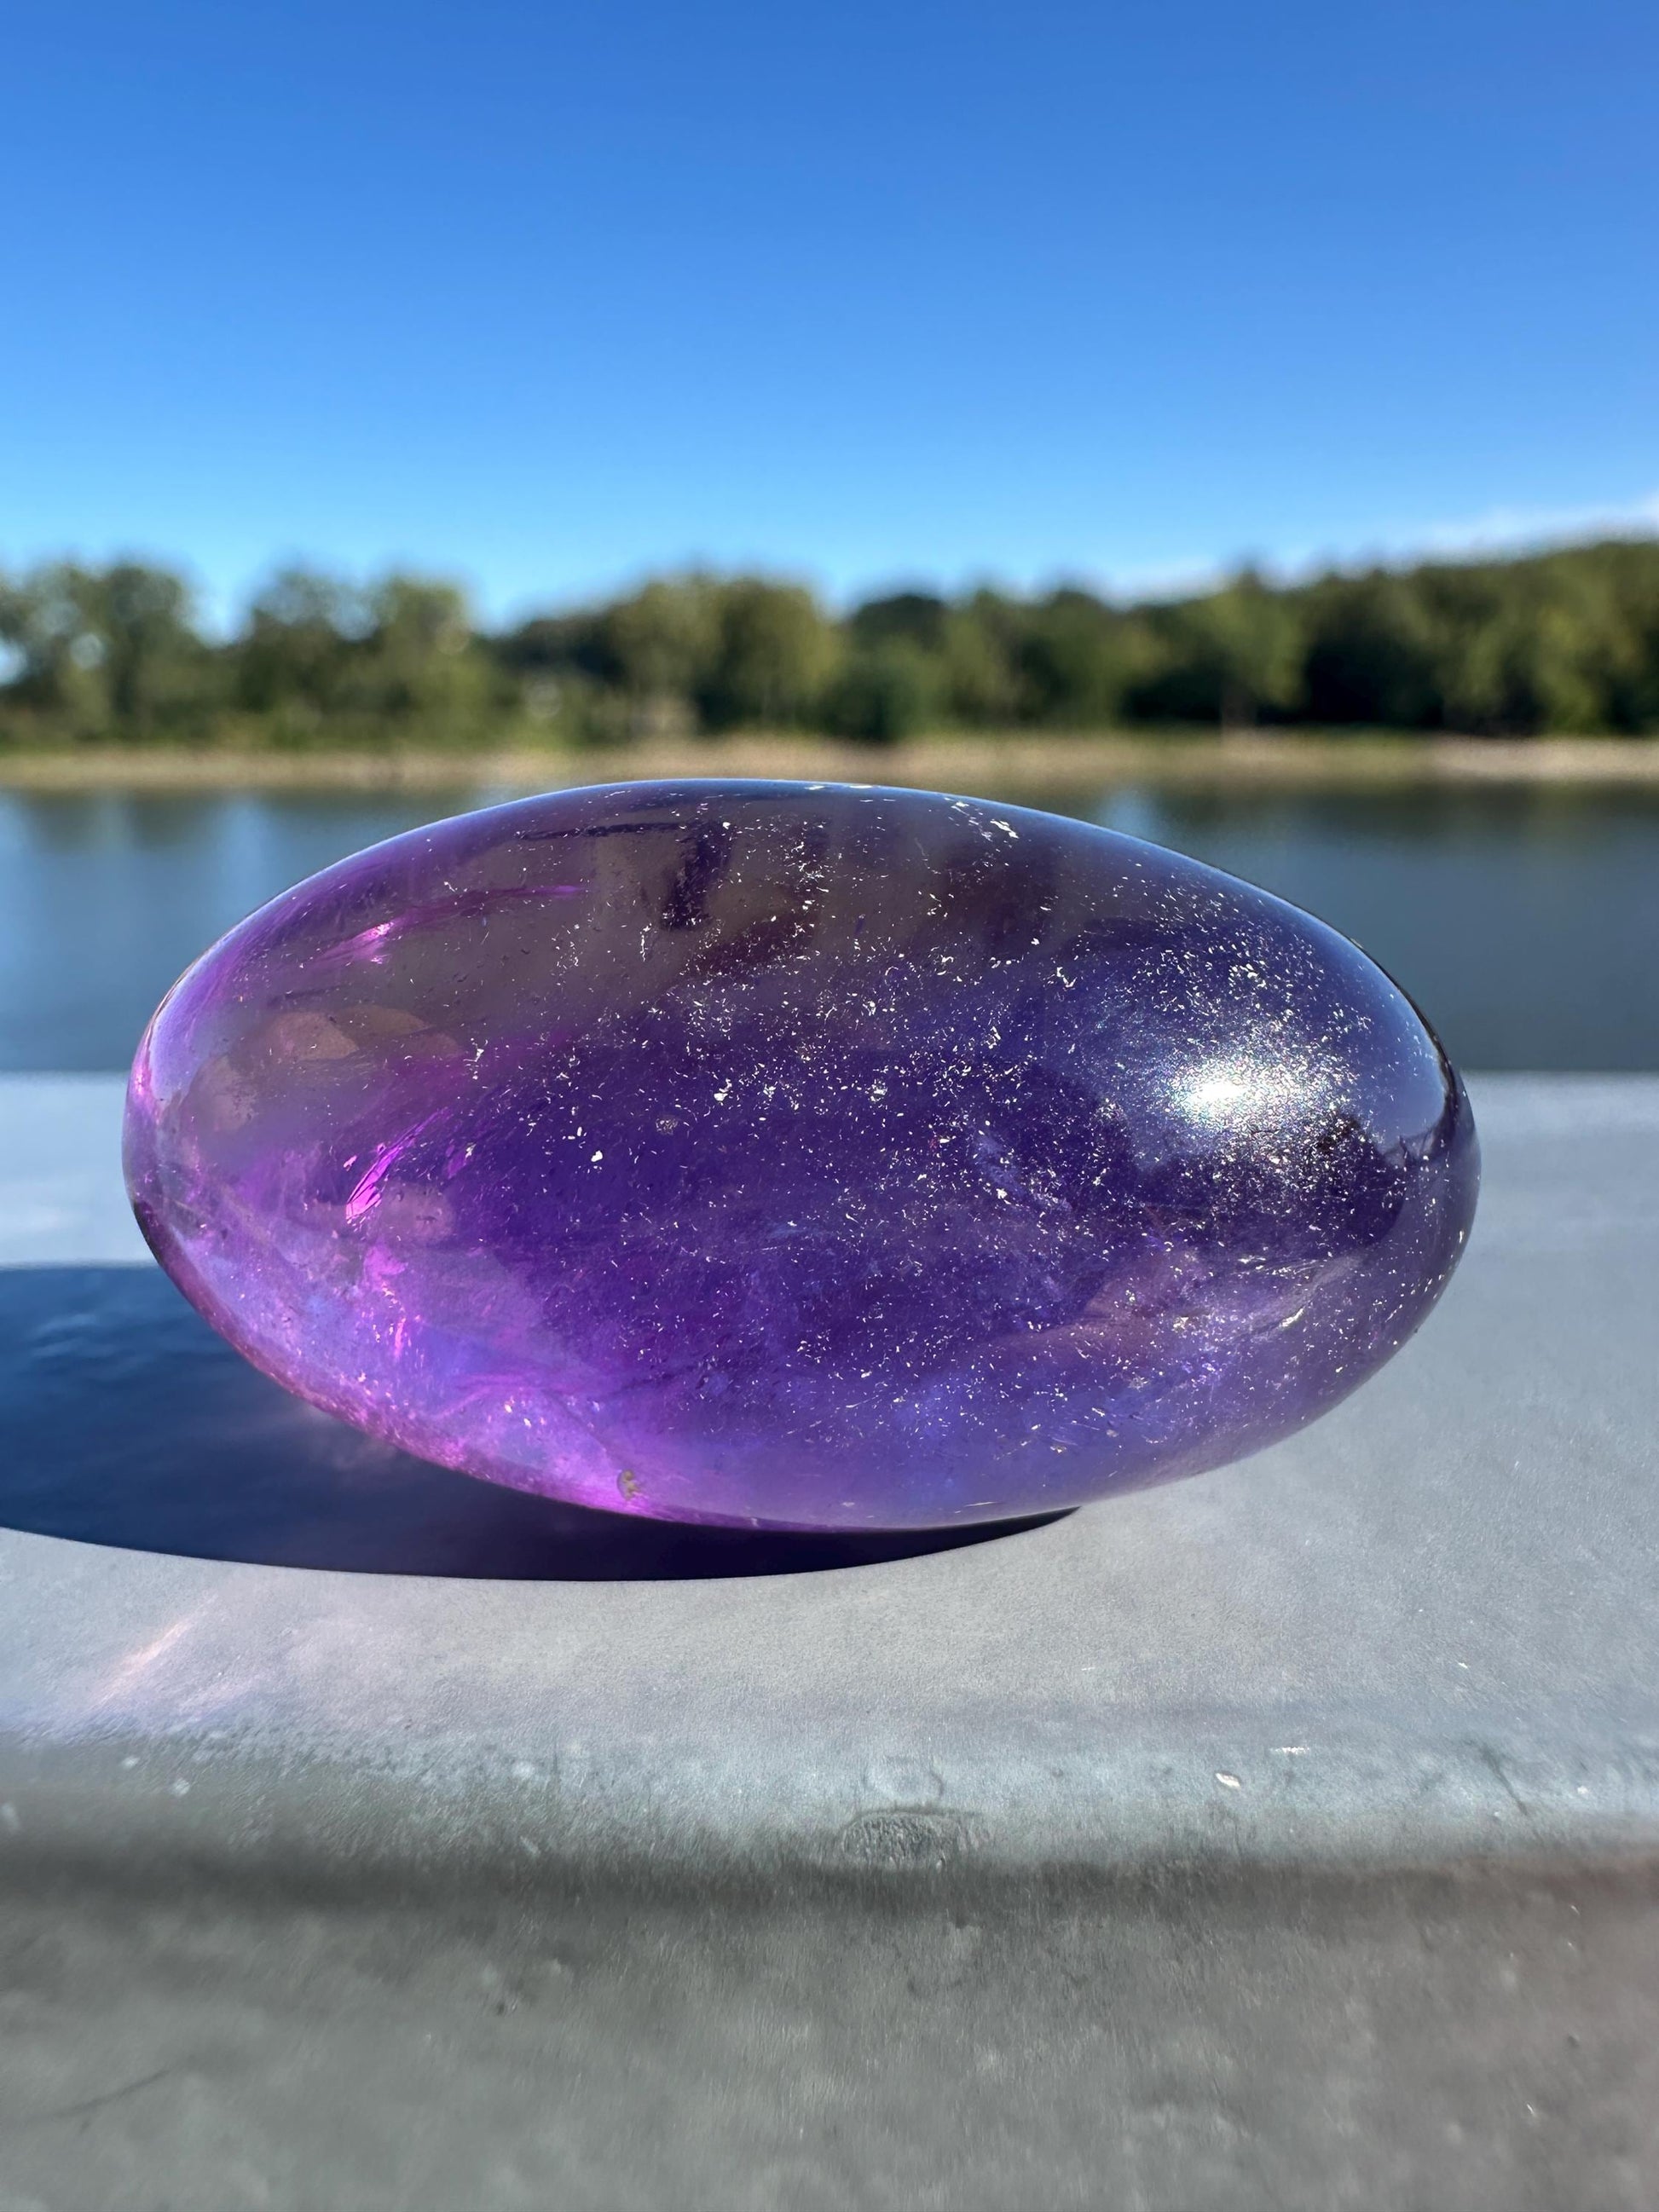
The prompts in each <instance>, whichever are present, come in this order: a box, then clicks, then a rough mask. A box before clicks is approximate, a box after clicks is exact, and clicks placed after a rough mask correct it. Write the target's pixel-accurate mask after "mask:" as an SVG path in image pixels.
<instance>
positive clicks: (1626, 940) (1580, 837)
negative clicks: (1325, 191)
mask: <svg viewBox="0 0 1659 2212" xmlns="http://www.w3.org/2000/svg"><path fill="white" fill-rule="evenodd" d="M987 795H989V796H1000V797H1004V798H1016V797H1018V796H1019V795H1020V794H1018V793H1012V792H1008V793H992V794H987ZM479 797H480V794H478V793H473V792H468V791H465V790H458V791H456V792H453V793H447V794H446V793H404V794H392V795H385V796H378V795H368V794H358V793H337V792H315V793H293V792H283V793H264V792H258V793H255V792H246V793H204V794H202V795H199V796H166V797H157V796H152V795H143V796H140V795H136V794H133V793H124V792H113V791H110V792H97V793H87V794H76V795H75V796H71V797H65V796H58V795H52V796H41V795H36V794H33V793H20V792H0V1069H5V1070H11V1071H16V1070H26V1069H100V1068H117V1067H122V1066H125V1065H126V1063H127V1061H128V1060H129V1059H130V1058H131V1054H132V1048H133V1046H134V1044H135V1042H137V1036H138V1033H139V1030H141V1028H142V1027H143V1022H144V1019H145V1018H146V1016H147V1015H148V1014H149V1010H150V1008H151V1007H152V1006H154V1004H155V1000H157V999H158V998H159V997H160V996H161V993H162V992H163V991H164V990H165V989H166V988H167V985H168V984H169V983H170V982H171V981H173V977H174V976H175V975H177V974H178V972H179V969H181V968H183V967H184V966H185V963H187V962H188V961H189V960H191V958H192V957H194V956H195V954H196V953H197V952H198V951H201V950H202V948H203V947H204V945H208V944H210V943H211V941H212V940H213V939H214V938H216V936H218V935H219V934H220V933H221V932H222V930H224V929H226V928H228V927H229V926H230V924H231V923H232V922H234V921H236V920H238V918H239V917H240V915H244V914H246V913H247V912H248V911H249V909H250V908H252V907H254V906H257V905H258V904H259V903H260V902H262V901H263V900H264V899H267V898H269V897H270V896H272V895H273V894H274V893H276V892H277V891H279V890H283V888H284V887H285V886H286V885H287V884H291V883H294V882H296V881H297V880H298V879H299V878H301V877H302V876H305V875H308V874H310V873H311V872H312V871H313V870H314V869H316V868H319V867H322V866H325V865H326V864H327V863H328V862H329V861H331V860H337V859H338V858H339V857H340V856H341V855H342V854H346V853H349V852H352V851H354V850H356V848H358V847H359V846H362V845H367V844H370V843H372V842H374V841H375V840H376V839H378V838H381V837H387V836H393V835H395V834H396V833H397V832H398V831H399V830H401V829H410V828H413V827H414V826H415V825H416V824H417V823H421V822H423V821H427V820H429V819H432V818H434V817H435V816H438V815H441V814H447V813H453V812H456V811H459V809H461V808H463V807H465V806H467V805H472V804H476V803H477V800H478V798H479ZM1041 803H1042V804H1045V805H1048V806H1050V807H1053V808H1054V809H1056V810H1057V811H1063V812H1066V813H1070V814H1075V815H1078V816H1080V817H1084V818H1085V819H1090V820H1094V821H1098V822H1103V823H1108V824H1109V825H1110V826H1111V827H1112V828H1114V829H1126V830H1129V831H1131V832H1133V834H1134V835H1135V836H1142V837H1150V838H1152V839H1153V840H1155V841H1156V842H1158V843H1160V844H1164V845H1171V846H1174V847H1176V848H1178V849H1179V850H1181V851H1182V852H1185V853H1190V854H1194V855H1195V856H1196V857H1197V858H1199V859H1200V860H1207V861H1209V862H1211V863H1212V865H1213V866H1217V867H1221V868H1225V869H1227V870H1229V871H1230V872H1232V873H1233V874H1235V875H1239V876H1243V877H1246V878H1249V880H1250V881H1252V882H1255V883H1258V884H1265V885H1266V886H1267V889H1268V890H1274V891H1277V892H1279V894H1280V895H1281V896H1284V897H1285V898H1289V899H1292V900H1294V901H1295V902H1296V903H1297V905H1299V906H1304V907H1307V908H1310V909H1311V910H1312V911H1313V912H1314V913H1316V914H1318V915H1323V917H1324V918H1325V919H1326V920H1327V921H1330V922H1333V923H1334V924H1335V926H1336V927H1338V928H1339V929H1341V930H1344V931H1346V933H1347V934H1348V935H1349V936H1351V937H1353V938H1355V939H1358V942H1359V943H1360V944H1362V945H1364V947H1365V949H1366V950H1367V951H1369V952H1370V953H1371V954H1372V956H1373V957H1375V958H1376V959H1377V960H1379V961H1381V962H1382V963H1383V966H1384V967H1385V968H1387V969H1389V972H1390V974H1392V975H1394V976H1395V977H1396V979H1397V980H1398V981H1400V982H1401V984H1403V985H1404V987H1406V989H1407V990H1408V991H1409V992H1410V993H1411V994H1412V996H1413V998H1414V999H1415V1000H1417V1002H1418V1004H1419V1006H1421V1007H1422V1008H1423V1009H1424V1011H1425V1012H1426V1013H1427V1014H1428V1016H1429V1018H1431V1021H1432V1022H1433V1023H1434V1024H1435V1025H1436V1027H1437V1029H1438V1030H1439V1031H1440V1033H1441V1035H1442V1036H1443V1038H1444V1040H1445V1042H1446V1044H1447V1046H1448V1047H1449V1049H1450V1051H1451V1053H1452V1054H1453V1056H1454V1057H1455V1059H1456V1060H1459V1061H1460V1062H1461V1063H1462V1065H1463V1066H1466V1067H1470V1068H1476V1069H1497V1068H1560V1069H1573V1068H1577V1069H1595V1070H1615V1069H1659V793H1646V792H1642V791H1638V792H1631V791H1621V790H1608V789H1606V788H1601V787H1597V788H1589V787H1559V786H1553V787H1542V788H1540V787H1525V788H1522V787H1507V786H1504V785H1493V786H1490V787H1488V786H1484V785H1483V786H1478V787H1451V788H1448V787H1443V786H1435V787H1412V788H1407V789H1401V790H1390V791H1384V792H1377V791H1370V792H1341V793H1334V792H1322V793H1314V792H1308V791H1276V792H1261V791H1250V792H1246V793H1240V792H1238V791H1237V790H1230V791H1228V792H1226V793H1221V792H1218V791H1211V792H1195V791H1192V790H1187V789H1182V790H1173V789H1168V788H1163V787H1152V786H1146V785H1141V786H1121V787H1115V788H1112V789H1109V790H1101V789H1098V788H1093V789H1077V790H1073V791H1070V792H1067V793H1063V794H1059V795H1057V794H1055V793H1053V792H1050V793H1047V794H1045V797H1044V799H1042V802H1041Z"/></svg>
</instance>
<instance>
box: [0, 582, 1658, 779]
mask: <svg viewBox="0 0 1659 2212" xmlns="http://www.w3.org/2000/svg"><path fill="white" fill-rule="evenodd" d="M1137 726H1144V727H1150V728H1154V729H1165V730H1169V731H1171V732H1178V731H1181V730H1200V729H1205V728H1208V729H1215V728H1221V729H1224V730H1243V729H1249V728H1253V727H1283V728H1296V727H1305V728H1319V729H1358V728H1368V729H1379V730H1400V731H1416V732H1434V731H1449V732H1450V731H1455V732H1467V733H1470V734H1474V735H1491V736H1534V735H1542V734H1546V733H1548V732H1567V733H1585V734H1588V733H1591V732H1616V733H1627V734H1632V735H1634V734H1638V733H1640V732H1659V539H1652V538H1621V539H1610V540H1607V541H1605V542H1602V543H1599V544H1585V545H1577V546H1571V547H1566V548H1562V549H1559V550H1553V551H1546V552H1541V553H1534V554H1530V555H1527V556H1520V557H1516V558H1510V559H1505V560H1482V561H1460V562H1451V561H1442V562H1420V563H1419V564H1417V565H1415V566H1413V567H1408V568H1369V569H1366V570H1364V571H1363V572H1354V571H1332V572H1330V573H1328V574H1323V575H1321V576H1318V577H1316V578H1314V579H1313V580H1309V581H1304V582H1297V583H1294V584H1274V583H1272V582H1269V581H1268V580H1265V579H1264V578H1262V577H1261V576H1260V575H1258V574H1255V573H1253V572H1249V571H1245V572H1243V573H1241V574H1237V575H1236V576H1234V577H1232V578H1231V579H1230V580H1228V581H1226V582H1225V584H1223V585H1221V586H1218V588H1216V589H1214V590H1212V591H1207V592H1199V593H1196V594H1194V595H1193V596H1191V597H1188V598H1183V599H1164V600H1146V601H1141V602H1138V603H1129V602H1120V601H1114V600H1110V599H1105V598H1103V597H1101V596H1100V595H1098V594H1097V593H1096V592H1091V591H1086V590H1083V589H1080V588H1076V587H1071V586H1067V587H1063V588H1060V589H1056V590H1053V591H1048V592H1041V593H1036V594H1027V595H1021V594H1017V593H1012V592H1005V591H999V590H994V589H990V588H982V589H979V590H975V591H971V592H965V593H963V594H961V595H960V596H957V597H956V598H945V597H941V596H939V595H936V594H934V593H932V592H923V591H905V592H893V593H889V594H886V595H884V596H882V597H879V598H875V599H867V600H866V601H865V602H863V603H862V604H861V605H857V606H855V607H854V608H853V609H852V610H851V611H849V612H848V613H846V614H844V615H840V616H837V615H836V614H833V613H832V612H830V611H828V610H827V609H826V608H825V607H824V605H823V604H822V602H821V601H820V600H819V599H817V597H815V595H814V594H813V593H812V592H811V591H810V590H808V589H807V588H805V586H802V585H799V584H797V583H792V582H788V581H781V580H776V579H774V578H768V577H763V576H741V575H740V576H720V575H716V574H706V573H701V572H698V573H690V574H681V575H674V576H667V577H661V578H658V579H656V580H653V581H651V582H648V583H646V584H644V585H642V586H640V587H639V588H638V589H636V590H634V591H631V592H626V593H624V594H623V595H622V596H621V597H618V598H616V599H610V600H607V601H605V602H604V603H601V604H596V605H590V606H586V607H581V608H577V609H574V610H572V611H563V612H556V613H550V614H546V615H538V616H535V617H532V618H531V619H529V620H527V621H524V622H520V623H516V624H514V625H513V626H511V627H508V628H506V629H498V630H490V629H485V628H483V627H482V626H480V624H479V623H477V621H476V620H475V618H474V617H473V615H472V613H471V610H470V609H469V607H468V605H467V602H466V599H465V594H464V593H463V592H461V591H460V590H459V589H458V588H457V587H456V586H454V585H453V584H450V583H447V582H442V581H435V580H431V579H428V578H422V577H415V576H409V575H401V574H394V575H390V576H387V577H386V578H384V579H382V580H380V581H379V582H376V583H373V584H369V585H367V586H362V585H355V584H351V583H348V582H345V581H343V580H340V579H337V578H334V577H331V576H328V575H325V574H319V573H314V572H312V571H309V570H304V569H298V568H294V569H288V570H285V571H283V573H281V574H278V575H276V577H275V578H274V579H273V580H271V581H270V583H269V584H268V585H267V586H265V587H264V589H263V590H261V591H260V592H258V594H257V595H256V596H255V597H254V598H253V599H252V602H251V604H250V605H248V607H247V608H246V611H245V614H244V615H243V617H242V618H241V620H240V622H239V623H238V625H237V627H236V629H235V630H234V634H233V635H230V636H228V637H223V638H217V637H213V636H210V635H208V634H207V633H206V632H205V631H204V628H203V627H202V625H201V623H200V621H199V620H198V617H197V610H196V607H195V605H194V602H193V599H192V595H191V591H190V589H189V586H187V585H186V583H185V580H184V579H183V578H182V577H181V576H179V574H175V573H173V571H172V570H170V569H167V568H161V567H157V566H155V565H151V564H147V563H144V562H137V561H118V562H112V563H111V564H109V565H107V566H105V567H94V566H87V565H82V564H80V563H76V562H52V563H47V564H43V565H41V566H40V567H37V568H33V569H31V570H29V571H27V573H25V574H20V575H16V576H12V577H7V576H4V575H0V744H8V745H10V746H13V747H23V746H29V745H42V744H44V745H59V744H77V743H86V742H100V741H102V742H116V743H123V744H144V743H156V742H160V743H173V744H199V745H208V744H220V745H245V746H275V747H294V748H302V747H307V746H312V747H322V746H338V747H357V746H362V745H400V746H426V745H435V746H456V747H463V748H465V747H467V746H474V745H484V744H492V745H493V744H508V743H515V742H526V741H529V742H535V741H538V740H543V741H550V742H557V743H564V744H625V743H627V742H628V741H629V740H637V739H641V738H651V737H657V738H681V737H687V738H689V737H692V736H696V735H709V736H717V735H719V734H720V733H721V732H728V731H734V730H743V729H756V730H800V731H816V732H824V733H826V734H830V735H836V736H840V737H844V738H853V739H857V740H860V741H864V742H866V743H869V744H888V743H891V742H893V741H895V740H897V739H900V738H906V737H910V736H913V735H917V734H920V733H923V732H929V731H933V730H940V731H943V730H947V729H969V730H972V729H987V730H1049V731H1056V732H1060V731H1088V730H1104V729H1116V728H1133V727H1137Z"/></svg>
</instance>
